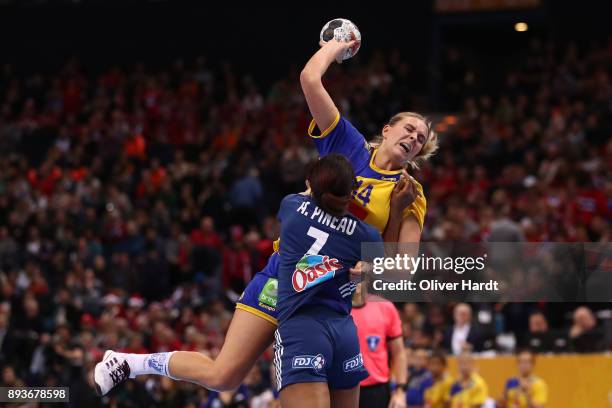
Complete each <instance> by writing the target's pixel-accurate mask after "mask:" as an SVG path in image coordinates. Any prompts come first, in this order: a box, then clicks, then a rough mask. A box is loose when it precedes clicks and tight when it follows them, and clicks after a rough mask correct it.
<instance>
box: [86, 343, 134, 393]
mask: <svg viewBox="0 0 612 408" xmlns="http://www.w3.org/2000/svg"><path fill="white" fill-rule="evenodd" d="M129 376H130V366H129V364H128V362H127V360H126V359H125V358H123V357H122V356H121V355H120V354H119V353H115V352H114V351H113V350H106V352H105V353H104V358H102V361H101V362H99V363H98V364H96V368H95V369H94V383H95V384H96V392H97V393H98V395H99V396H100V397H102V396H104V395H106V394H108V392H109V391H110V390H112V389H113V388H115V386H117V385H118V384H121V383H122V382H124V381H125V380H127V379H128V378H129Z"/></svg>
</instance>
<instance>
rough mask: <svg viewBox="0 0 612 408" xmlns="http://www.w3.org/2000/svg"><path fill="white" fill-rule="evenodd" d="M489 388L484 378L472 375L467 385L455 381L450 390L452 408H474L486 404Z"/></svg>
mask: <svg viewBox="0 0 612 408" xmlns="http://www.w3.org/2000/svg"><path fill="white" fill-rule="evenodd" d="M488 396H489V388H488V387H487V384H486V383H485V382H484V380H483V379H482V377H481V376H480V375H478V374H476V373H472V375H471V376H470V379H469V380H468V381H467V383H463V384H462V382H461V381H455V383H454V384H453V386H452V387H451V390H450V403H451V405H450V406H451V408H472V407H473V406H474V405H476V406H480V405H482V404H484V403H485V401H486V400H487V398H488Z"/></svg>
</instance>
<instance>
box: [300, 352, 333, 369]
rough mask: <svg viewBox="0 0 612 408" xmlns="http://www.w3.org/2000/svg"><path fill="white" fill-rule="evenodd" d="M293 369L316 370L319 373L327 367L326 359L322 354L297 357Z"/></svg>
mask: <svg viewBox="0 0 612 408" xmlns="http://www.w3.org/2000/svg"><path fill="white" fill-rule="evenodd" d="M292 366H293V368H314V369H315V371H319V370H320V369H322V368H323V367H324V366H325V357H323V355H321V354H317V355H316V356H296V357H293V364H292Z"/></svg>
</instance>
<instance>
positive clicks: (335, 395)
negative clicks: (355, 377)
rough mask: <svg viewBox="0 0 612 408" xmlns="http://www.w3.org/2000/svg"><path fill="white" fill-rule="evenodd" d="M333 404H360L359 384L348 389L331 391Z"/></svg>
mask: <svg viewBox="0 0 612 408" xmlns="http://www.w3.org/2000/svg"><path fill="white" fill-rule="evenodd" d="M330 399H331V406H332V407H334V408H357V407H358V406H359V385H357V386H355V387H353V388H349V389H346V390H331V391H330Z"/></svg>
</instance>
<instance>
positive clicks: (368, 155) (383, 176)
mask: <svg viewBox="0 0 612 408" xmlns="http://www.w3.org/2000/svg"><path fill="white" fill-rule="evenodd" d="M316 127H317V125H316V123H315V121H314V120H312V121H311V122H310V126H309V127H308V135H309V136H310V137H312V139H313V140H314V142H315V145H316V147H317V151H318V152H319V156H325V155H327V154H331V153H339V154H342V155H344V156H346V158H348V159H349V161H350V162H351V164H352V165H353V170H354V171H355V176H356V177H357V186H358V187H357V190H356V191H355V193H354V195H353V200H352V201H351V203H350V204H349V211H350V212H351V214H353V215H354V216H355V217H357V218H359V219H360V220H362V221H365V222H367V223H368V224H370V225H372V226H374V227H375V228H376V229H378V231H380V233H381V234H382V233H383V232H384V230H385V228H386V227H387V221H388V220H389V210H390V202H391V201H390V198H391V192H392V191H393V188H394V187H395V183H397V182H398V181H399V179H400V176H401V175H402V171H401V170H392V171H390V170H383V169H380V168H378V167H377V166H376V165H375V164H374V158H375V157H376V153H377V151H378V150H377V149H374V148H372V147H371V146H370V145H369V144H368V142H367V141H366V139H365V137H364V136H363V135H362V134H361V133H360V132H359V131H358V130H357V129H356V128H355V127H354V126H353V125H352V124H351V123H350V122H349V121H348V120H346V119H345V118H344V117H342V116H341V115H340V113H338V115H337V116H336V119H335V120H334V122H333V123H332V124H331V126H330V127H329V128H327V129H325V130H324V131H323V132H322V133H321V134H320V135H315V134H314V132H315V129H316ZM415 187H416V190H417V191H418V193H419V194H418V196H417V198H416V199H415V200H414V202H413V203H412V204H411V205H410V206H409V207H408V208H406V209H405V210H404V218H406V217H409V216H413V217H414V218H415V219H416V220H417V222H418V223H419V226H420V227H421V229H423V224H424V222H425V211H426V209H427V201H426V199H425V194H424V193H423V186H421V184H420V183H419V182H418V181H416V180H415ZM278 248H279V240H276V241H275V242H274V251H278Z"/></svg>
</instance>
